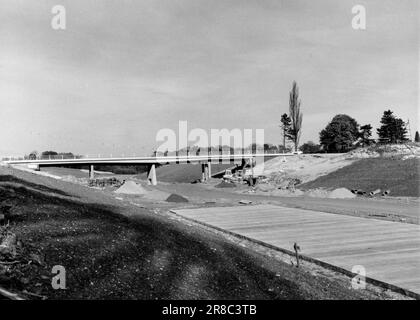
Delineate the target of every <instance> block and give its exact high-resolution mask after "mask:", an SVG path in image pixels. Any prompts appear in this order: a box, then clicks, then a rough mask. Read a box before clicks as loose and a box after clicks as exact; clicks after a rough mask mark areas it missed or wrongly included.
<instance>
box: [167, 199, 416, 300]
mask: <svg viewBox="0 0 420 320" xmlns="http://www.w3.org/2000/svg"><path fill="white" fill-rule="evenodd" d="M174 212H176V213H177V214H179V215H181V216H184V217H187V218H191V219H194V220H197V221H201V222H204V223H207V224H210V225H213V226H216V227H219V228H223V229H226V230H229V231H231V232H234V233H237V234H241V235H244V236H246V237H249V238H253V239H256V240H260V241H263V242H265V243H268V244H271V245H274V246H277V247H280V248H285V249H288V250H293V244H294V243H295V242H297V243H298V244H299V246H300V247H301V250H302V251H301V253H302V254H304V255H306V256H310V257H312V258H315V259H317V260H321V261H324V262H327V263H329V264H332V265H336V266H339V267H342V268H344V269H347V270H349V271H351V269H352V267H353V266H355V265H362V266H364V267H365V269H366V275H367V276H368V277H370V278H373V279H377V280H381V281H383V282H386V283H390V284H394V285H397V286H399V287H402V288H405V289H409V290H411V291H414V292H416V293H420V226H418V225H413V224H404V223H398V222H389V221H382V220H374V219H365V218H358V217H352V216H346V215H339V214H331V213H325V212H318V211H309V210H302V209H294V208H285V207H280V206H273V205H258V206H246V207H227V208H226V207H224V208H200V209H184V210H174Z"/></svg>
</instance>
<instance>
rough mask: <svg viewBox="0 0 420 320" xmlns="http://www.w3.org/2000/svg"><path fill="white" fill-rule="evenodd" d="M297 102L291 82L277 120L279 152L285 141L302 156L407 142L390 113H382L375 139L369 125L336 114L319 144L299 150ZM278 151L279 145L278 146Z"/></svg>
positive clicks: (400, 123)
mask: <svg viewBox="0 0 420 320" xmlns="http://www.w3.org/2000/svg"><path fill="white" fill-rule="evenodd" d="M300 109H301V100H300V99H299V88H298V86H297V84H296V82H295V81H294V82H293V84H292V90H291V91H290V93H289V114H287V113H284V114H282V116H281V118H280V127H281V130H282V138H283V150H287V149H288V148H287V142H289V141H290V142H292V144H293V146H294V149H295V151H297V150H298V149H299V150H301V151H302V152H304V153H318V152H328V153H334V152H347V151H349V150H351V149H354V148H356V147H358V146H363V147H364V146H369V145H371V144H373V143H377V142H378V143H390V144H391V143H404V142H407V141H409V140H410V139H409V138H408V137H407V128H406V124H405V122H404V121H403V120H402V119H401V118H398V117H396V116H395V115H394V113H393V111H391V110H386V111H384V113H383V115H382V118H381V121H380V123H381V126H380V127H379V128H377V129H376V132H377V134H378V137H379V138H378V139H377V140H375V139H372V130H373V128H372V125H371V124H364V125H362V126H361V125H359V124H358V123H357V121H356V120H355V119H354V118H352V117H350V116H349V115H346V114H338V115H336V116H334V117H333V119H332V120H331V121H330V122H329V123H328V124H327V126H326V127H325V128H324V129H323V130H322V131H321V132H320V133H319V144H315V143H314V142H312V141H309V142H306V143H304V144H303V145H301V146H300V147H299V148H298V146H299V140H300V134H301V129H302V118H303V114H302V112H301V110H300ZM414 141H415V142H420V135H419V133H418V132H417V131H416V134H415V138H414ZM279 148H280V146H279Z"/></svg>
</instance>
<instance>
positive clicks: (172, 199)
mask: <svg viewBox="0 0 420 320" xmlns="http://www.w3.org/2000/svg"><path fill="white" fill-rule="evenodd" d="M166 201H167V202H188V200H187V199H186V198H184V197H182V196H180V195H179V194H176V193H172V194H171V195H170V196H169V197H168V199H166Z"/></svg>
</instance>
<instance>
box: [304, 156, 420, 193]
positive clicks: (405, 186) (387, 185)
mask: <svg viewBox="0 0 420 320" xmlns="http://www.w3.org/2000/svg"><path fill="white" fill-rule="evenodd" d="M419 169H420V160H419V159H407V160H402V159H401V158H400V159H395V158H370V159H360V160H357V161H356V162H354V163H352V164H350V165H348V166H345V167H343V168H340V169H338V170H336V171H334V172H331V173H329V174H327V175H325V176H321V177H318V178H317V179H315V180H313V181H310V182H307V183H304V184H301V185H299V186H298V188H299V189H302V190H308V189H315V188H330V189H335V188H340V187H344V188H347V189H358V190H364V191H367V192H370V191H372V190H376V189H381V190H387V189H388V190H390V195H391V196H397V197H398V196H406V197H420V189H419V186H420V175H419Z"/></svg>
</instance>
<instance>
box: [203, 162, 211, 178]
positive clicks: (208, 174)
mask: <svg viewBox="0 0 420 320" xmlns="http://www.w3.org/2000/svg"><path fill="white" fill-rule="evenodd" d="M210 166H211V165H210V164H209V163H202V164H201V181H202V182H207V181H208V180H209V179H210V177H211V167H210Z"/></svg>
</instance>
